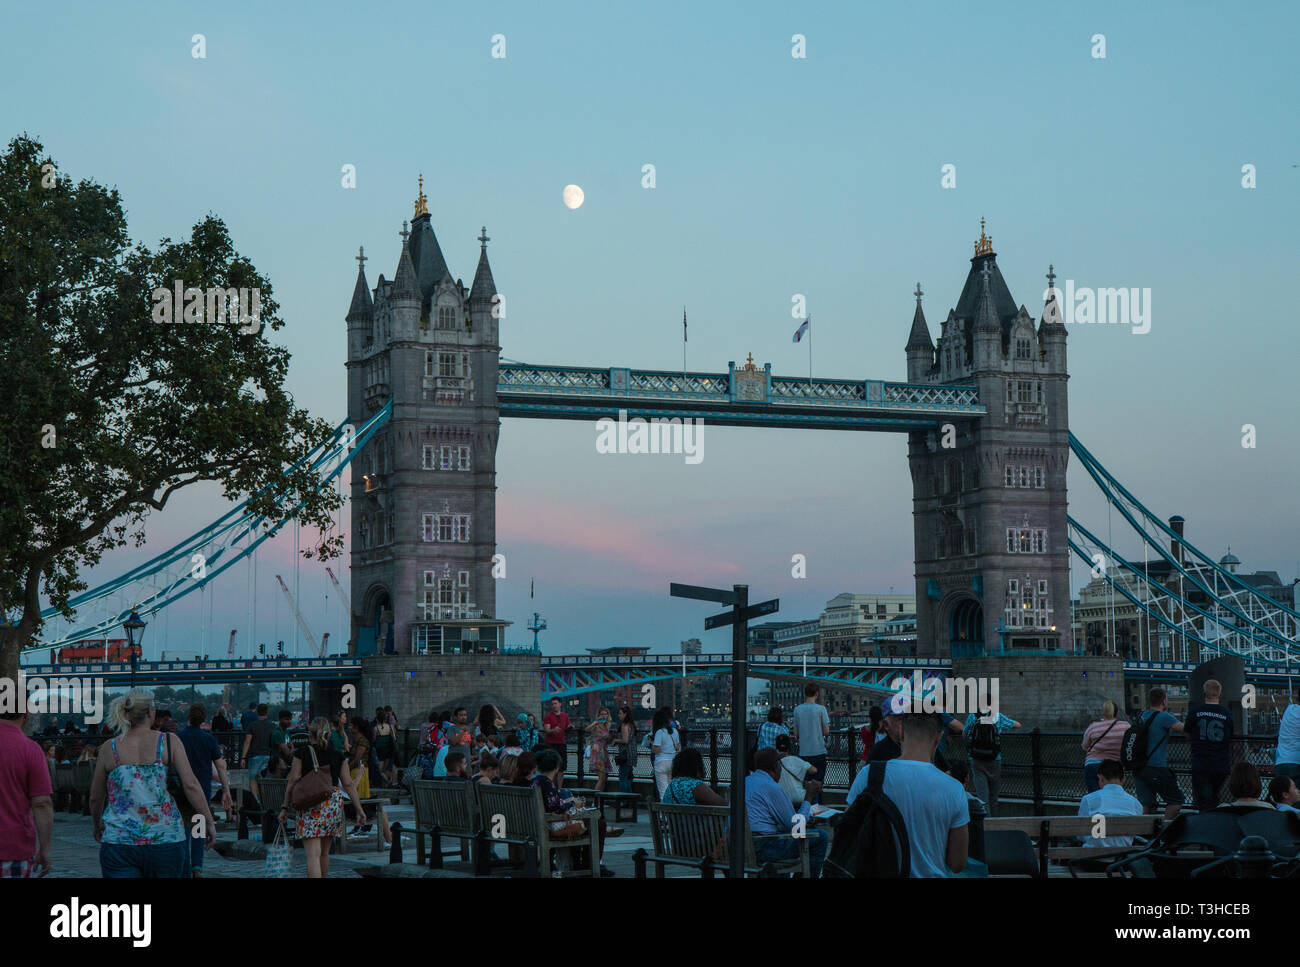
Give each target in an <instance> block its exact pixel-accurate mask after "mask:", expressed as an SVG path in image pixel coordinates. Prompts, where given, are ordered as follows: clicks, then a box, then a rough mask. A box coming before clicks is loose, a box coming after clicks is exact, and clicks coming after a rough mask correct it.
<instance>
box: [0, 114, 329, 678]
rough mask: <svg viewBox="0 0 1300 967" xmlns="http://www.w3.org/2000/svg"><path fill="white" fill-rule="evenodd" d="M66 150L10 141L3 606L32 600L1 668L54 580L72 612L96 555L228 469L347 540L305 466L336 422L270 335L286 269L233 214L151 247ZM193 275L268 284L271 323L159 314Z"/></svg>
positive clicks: (140, 534)
mask: <svg viewBox="0 0 1300 967" xmlns="http://www.w3.org/2000/svg"><path fill="white" fill-rule="evenodd" d="M49 165H52V161H51V159H50V158H49V157H48V156H47V155H46V154H45V152H44V149H43V147H42V146H41V145H40V144H39V143H38V142H37V141H34V140H32V139H31V138H28V137H26V136H21V137H18V138H15V139H14V140H13V141H12V142H10V144H9V146H8V148H7V150H6V151H5V153H4V154H3V155H0V361H2V362H3V367H4V372H5V373H6V374H7V376H8V386H7V392H6V394H5V395H6V405H5V406H4V407H2V408H0V493H2V494H3V499H2V500H0V607H3V608H4V609H6V610H5V614H6V615H7V616H8V617H9V618H10V620H13V618H14V617H15V616H16V615H15V612H19V613H20V614H21V621H20V622H19V624H18V628H17V629H16V632H14V633H11V634H10V635H9V638H8V640H7V641H6V643H5V647H4V650H3V652H0V675H13V674H16V668H17V654H18V650H19V648H21V647H22V646H25V645H27V644H28V643H29V642H30V641H31V640H32V638H33V636H34V635H36V634H37V633H38V632H39V630H40V626H41V621H40V609H41V597H42V595H43V596H45V598H47V599H48V601H49V602H50V603H51V604H52V605H53V606H55V607H57V608H59V609H60V610H62V611H63V612H64V613H65V614H71V610H70V609H69V607H68V599H69V597H71V596H72V595H74V594H75V593H76V592H77V591H80V590H83V589H84V588H85V583H84V582H83V581H82V580H81V578H80V573H81V571H82V570H83V569H85V568H86V567H89V566H92V565H94V564H95V563H97V562H98V561H99V560H100V559H101V557H102V555H103V553H104V552H105V551H107V550H109V549H111V548H116V547H121V546H124V545H126V544H128V543H129V542H134V543H135V544H136V545H139V544H142V543H143V542H144V521H145V518H146V516H147V515H148V512H149V511H150V510H161V509H162V508H163V507H164V506H165V505H166V503H167V501H168V499H169V497H170V496H171V495H172V494H173V493H175V492H176V491H177V490H179V489H181V488H184V487H188V486H192V485H194V484H196V483H199V482H202V481H214V482H216V483H217V484H218V485H220V487H221V489H222V491H223V493H224V495H225V496H226V498H228V499H229V500H231V501H240V500H244V499H245V498H247V499H249V500H250V501H251V507H250V509H251V510H253V511H255V512H257V513H260V514H264V515H266V517H267V518H268V520H269V521H271V522H276V521H281V520H284V519H293V518H295V517H296V518H297V519H298V520H300V521H301V522H302V523H303V524H304V525H306V527H308V528H318V529H319V530H320V534H321V537H320V540H319V541H318V542H317V543H316V544H315V545H314V546H312V547H309V548H308V549H307V551H306V552H305V556H307V557H312V556H320V557H322V558H329V557H334V556H337V554H338V553H339V550H340V549H341V546H342V538H341V536H340V535H339V534H337V533H335V532H334V528H333V527H332V525H331V511H333V510H335V509H337V507H338V504H339V498H338V496H337V495H336V494H335V493H333V491H332V490H331V489H330V488H326V489H325V490H324V491H323V492H318V491H317V490H316V489H315V485H316V483H317V480H316V478H315V476H314V475H313V474H312V473H311V471H310V470H309V469H307V468H305V467H302V468H295V467H293V466H292V465H293V464H294V463H295V461H298V460H300V459H301V458H302V457H303V456H304V455H305V454H307V453H308V452H309V451H311V450H312V449H313V448H314V447H316V446H317V445H319V444H320V443H322V442H323V441H325V440H326V439H328V437H329V436H330V433H331V431H332V427H331V426H330V425H329V424H328V423H326V422H325V421H322V420H318V419H313V418H312V417H311V416H309V415H308V414H307V413H306V412H305V411H304V410H301V409H299V408H298V407H297V406H295V405H294V401H293V398H292V397H291V396H290V395H289V393H288V392H287V391H286V390H285V388H284V380H285V376H286V375H287V373H288V369H289V353H288V352H287V351H286V350H285V349H284V348H282V347H280V346H277V345H275V344H273V343H272V342H270V341H269V340H268V338H267V337H268V336H269V335H270V333H271V332H274V331H275V330H277V329H280V328H281V327H283V326H284V320H283V319H282V318H281V317H280V315H279V306H278V304H277V303H276V301H275V299H274V297H273V294H272V287H271V282H270V280H269V279H268V278H267V277H266V276H264V275H262V274H261V273H260V272H259V271H258V270H257V268H256V267H255V266H254V265H253V264H252V262H250V261H249V260H248V259H247V258H245V257H244V256H242V255H240V254H239V252H238V251H237V250H236V248H235V246H234V242H233V241H232V240H231V238H230V235H229V233H228V232H227V230H226V227H225V225H224V224H223V223H222V221H221V220H220V219H219V218H216V217H215V216H213V215H211V214H209V215H207V216H206V217H204V218H203V219H202V220H201V221H199V222H198V223H197V224H196V225H195V226H194V227H193V229H192V231H191V232H190V235H189V237H188V238H185V239H181V240H180V241H172V240H171V239H169V238H165V239H163V240H162V241H161V242H159V244H158V246H157V247H156V248H155V249H152V250H151V249H149V248H147V247H146V246H145V245H143V244H133V243H132V242H131V241H130V239H129V238H128V236H127V226H126V217H125V214H124V212H123V207H122V200H121V198H120V197H119V195H118V193H117V191H116V190H114V189H109V188H105V187H103V186H101V185H97V184H95V183H93V182H91V181H87V180H83V181H80V182H74V181H73V180H72V179H71V178H70V177H68V176H66V175H64V174H62V173H57V176H55V170H54V169H51V168H50V167H49ZM43 183H44V184H43ZM177 280H180V281H181V282H183V284H184V286H185V287H187V288H188V287H198V288H202V289H204V290H207V289H209V288H211V287H221V288H224V289H230V288H245V289H250V290H251V289H257V290H259V291H260V296H261V299H260V302H261V313H260V321H261V327H260V330H259V331H257V332H252V333H249V332H241V331H240V325H241V324H243V322H244V321H243V320H241V321H240V323H239V324H226V325H221V326H217V325H209V324H206V323H185V322H183V321H180V320H181V319H182V313H181V309H182V307H181V306H176V307H175V318H176V320H177V321H176V322H174V323H172V324H159V323H157V322H155V321H154V318H153V308H154V302H155V300H154V297H153V293H154V291H155V289H160V288H161V289H166V290H172V289H173V288H174V286H175V284H176V282H177ZM50 444H52V445H50ZM283 508H288V510H285V509H283ZM295 508H296V509H295ZM307 532H308V533H310V532H311V531H310V530H308V531H307Z"/></svg>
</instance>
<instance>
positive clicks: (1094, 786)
mask: <svg viewBox="0 0 1300 967" xmlns="http://www.w3.org/2000/svg"><path fill="white" fill-rule="evenodd" d="M1128 730H1129V723H1128V722H1127V721H1126V720H1124V719H1121V718H1120V717H1119V706H1118V705H1116V704H1115V703H1114V702H1111V701H1106V702H1103V703H1102V706H1101V718H1099V719H1098V720H1097V721H1095V722H1093V723H1092V724H1091V725H1089V726H1088V728H1087V729H1086V730H1085V731H1084V733H1083V740H1082V741H1081V742H1080V743H1079V744H1080V745H1081V746H1082V747H1083V785H1084V788H1085V789H1086V790H1087V792H1096V791H1097V790H1099V789H1100V788H1101V781H1100V780H1099V779H1098V777H1097V770H1098V769H1099V768H1100V767H1101V764H1102V763H1103V762H1105V761H1106V760H1107V759H1114V760H1115V761H1116V762H1119V761H1120V757H1121V756H1120V749H1121V747H1122V746H1123V745H1124V733H1125V732H1127V731H1128Z"/></svg>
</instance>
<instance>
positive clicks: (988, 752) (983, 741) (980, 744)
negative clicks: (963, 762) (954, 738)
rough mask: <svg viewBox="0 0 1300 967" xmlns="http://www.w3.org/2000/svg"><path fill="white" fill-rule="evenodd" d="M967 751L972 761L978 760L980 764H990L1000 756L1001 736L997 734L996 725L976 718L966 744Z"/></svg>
mask: <svg viewBox="0 0 1300 967" xmlns="http://www.w3.org/2000/svg"><path fill="white" fill-rule="evenodd" d="M966 747H967V749H968V751H969V752H970V757H971V758H972V759H979V760H980V761H981V762H992V761H993V760H994V759H996V758H997V757H998V756H1000V755H1001V754H1002V736H1001V735H999V734H998V725H997V723H996V722H985V721H983V720H982V719H981V718H979V717H976V719H975V725H974V726H973V727H972V728H971V732H970V742H969V743H967V746H966Z"/></svg>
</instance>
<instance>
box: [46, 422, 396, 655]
mask: <svg viewBox="0 0 1300 967" xmlns="http://www.w3.org/2000/svg"><path fill="white" fill-rule="evenodd" d="M392 412H393V403H392V401H391V400H389V401H388V403H387V404H386V405H385V406H383V407H381V408H380V409H379V410H377V411H376V412H375V413H374V414H372V415H371V417H370V418H369V419H368V420H367V421H366V422H365V423H364V424H362V425H361V426H360V427H359V428H355V429H354V428H353V427H351V425H350V424H348V423H347V421H344V422H342V423H340V424H339V425H338V426H337V427H336V428H335V430H334V434H333V435H332V436H331V438H330V439H329V440H328V441H326V442H325V443H323V444H321V445H320V446H319V447H317V448H316V449H314V450H312V451H311V452H310V453H309V454H307V455H306V456H305V457H303V458H302V459H301V460H300V461H298V463H297V464H295V467H296V466H301V465H303V464H307V465H309V466H310V467H311V468H312V469H313V470H315V471H317V472H318V473H319V475H320V486H321V487H322V488H323V487H326V486H329V485H330V484H331V483H332V482H333V481H334V479H335V478H336V477H338V476H339V475H340V474H342V472H343V469H344V468H345V467H346V466H347V465H348V464H349V463H350V462H351V461H352V458H353V457H354V456H355V455H356V454H357V453H358V452H360V450H361V448H362V447H364V446H365V444H366V443H367V442H368V441H369V440H370V438H371V437H372V436H373V435H374V433H375V432H376V431H377V430H378V429H379V428H380V427H381V426H383V425H384V423H385V422H387V420H388V418H389V417H390V416H391V415H392ZM247 503H248V502H247V501H244V502H243V503H241V504H239V506H237V507H235V508H234V509H233V510H231V511H229V512H228V513H226V514H224V515H223V516H222V517H220V518H218V519H217V521H215V522H214V523H212V524H209V525H208V526H207V527H204V528H203V529H201V530H199V531H197V532H195V533H194V534H192V535H190V536H189V537H188V538H186V539H185V540H183V541H180V542H179V543H177V544H175V545H173V546H172V547H171V548H169V549H168V550H167V551H164V552H163V553H162V554H160V555H158V556H157V557H155V558H153V559H152V560H150V561H146V562H145V563H144V564H141V565H139V566H138V567H135V568H132V569H131V570H129V571H127V572H126V573H125V574H123V575H121V576H119V577H117V578H115V579H113V580H112V581H109V582H107V583H105V584H102V585H100V586H98V587H96V588H94V589H92V590H89V591H86V592H84V593H82V594H79V595H76V596H75V597H73V598H71V599H70V600H69V607H71V608H74V609H80V608H85V607H86V606H88V605H90V604H93V603H95V602H99V604H100V606H101V608H102V607H104V606H108V607H109V610H108V612H107V613H106V614H102V615H101V616H100V617H99V619H98V620H94V621H92V622H90V623H87V624H84V625H82V626H81V627H78V628H76V629H75V630H73V631H69V632H66V633H63V634H59V635H57V636H56V637H55V638H52V639H46V640H39V641H33V642H31V643H30V644H29V645H28V646H27V647H26V648H24V649H23V650H24V651H45V650H50V649H54V648H58V647H60V646H62V645H65V644H69V643H72V642H75V641H82V640H85V639H87V638H102V637H106V636H107V635H109V634H111V633H113V632H115V631H116V629H117V628H118V627H120V626H121V624H122V621H123V620H124V619H125V617H126V615H127V614H128V613H129V612H131V611H133V610H138V611H139V612H140V613H141V614H142V615H146V616H147V615H150V614H155V613H157V612H158V611H160V610H162V609H163V608H165V607H166V606H167V605H169V604H172V603H173V602H175V601H178V600H180V599H181V598H183V597H185V596H186V595H188V594H191V593H192V592H194V591H196V590H200V589H202V588H204V587H205V586H206V585H207V584H208V582H210V581H212V580H213V579H215V578H216V577H217V576H218V575H220V574H221V573H222V572H223V571H226V570H228V569H229V568H231V567H233V566H234V565H235V564H237V563H239V562H240V561H241V560H243V559H244V558H246V557H247V556H248V555H249V554H251V553H253V551H255V550H256V549H257V548H258V547H259V546H260V545H261V544H262V543H263V542H265V541H267V540H269V539H270V538H272V537H274V536H275V535H276V533H277V532H278V531H279V529H280V527H282V526H283V521H276V522H274V524H271V525H269V526H268V522H267V521H266V519H265V518H263V517H261V516H257V515H254V514H252V513H249V512H247V511H246V507H247ZM285 509H286V511H287V510H288V508H287V507H286V508H285ZM295 509H296V508H295ZM241 544H242V546H240V545H241ZM196 553H201V554H202V557H203V559H204V562H205V563H204V574H203V576H202V577H198V576H196V575H195V574H194V572H193V570H192V566H191V561H192V556H193V555H194V554H196ZM128 590H130V591H131V592H132V593H130V594H127V592H128ZM114 595H123V596H126V597H127V598H129V599H130V600H132V601H133V605H134V606H130V605H128V606H127V607H125V608H118V607H113V606H111V605H109V604H108V602H109V599H110V598H111V597H112V596H114ZM58 614H59V611H58V610H57V609H55V608H46V609H45V610H44V611H43V612H42V613H41V617H42V618H43V619H44V620H46V621H50V620H52V619H54V618H55V617H56V616H58Z"/></svg>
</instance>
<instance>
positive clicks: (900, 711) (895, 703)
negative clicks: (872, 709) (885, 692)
mask: <svg viewBox="0 0 1300 967" xmlns="http://www.w3.org/2000/svg"><path fill="white" fill-rule="evenodd" d="M911 710H912V696H911V695H909V694H908V693H907V692H898V693H897V694H895V695H891V696H889V698H887V699H885V700H884V701H883V702H881V703H880V714H881V715H883V716H885V717H886V718H888V717H889V716H891V715H906V714H907V713H908V712H910V711H911Z"/></svg>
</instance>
